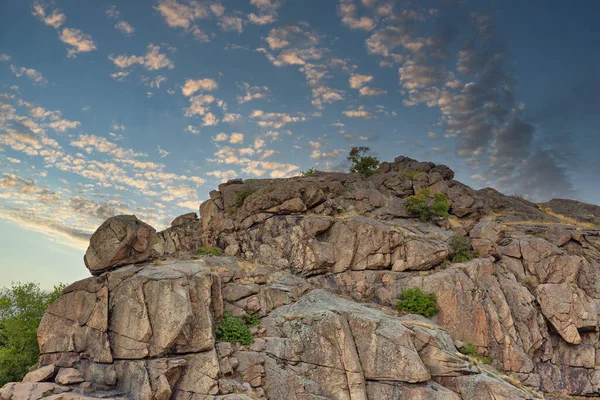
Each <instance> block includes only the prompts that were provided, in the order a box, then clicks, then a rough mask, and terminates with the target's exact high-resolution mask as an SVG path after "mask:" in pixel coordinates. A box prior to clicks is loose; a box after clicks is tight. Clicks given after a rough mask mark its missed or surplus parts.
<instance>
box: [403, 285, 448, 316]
mask: <svg viewBox="0 0 600 400" xmlns="http://www.w3.org/2000/svg"><path fill="white" fill-rule="evenodd" d="M398 300H399V301H398V303H396V308H397V309H398V310H399V311H406V312H409V313H411V314H419V315H423V316H424V317H427V318H431V317H433V316H434V315H435V314H437V312H438V308H437V304H436V300H437V297H436V295H435V293H425V292H423V291H422V290H421V289H419V288H410V289H406V290H405V291H404V292H402V293H400V294H399V295H398Z"/></svg>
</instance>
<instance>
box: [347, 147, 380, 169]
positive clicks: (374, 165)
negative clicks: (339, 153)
mask: <svg viewBox="0 0 600 400" xmlns="http://www.w3.org/2000/svg"><path fill="white" fill-rule="evenodd" d="M370 150H371V149H370V148H368V147H364V146H361V147H352V149H350V153H349V154H348V161H350V162H351V163H352V167H350V172H358V173H359V174H362V175H364V176H370V175H373V174H374V173H375V171H376V170H377V169H378V168H379V160H378V159H377V157H373V156H367V155H366V154H367V153H368V152H369V151H370Z"/></svg>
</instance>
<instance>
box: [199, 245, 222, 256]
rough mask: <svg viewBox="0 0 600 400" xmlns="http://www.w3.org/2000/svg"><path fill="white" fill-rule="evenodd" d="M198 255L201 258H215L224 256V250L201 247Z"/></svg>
mask: <svg viewBox="0 0 600 400" xmlns="http://www.w3.org/2000/svg"><path fill="white" fill-rule="evenodd" d="M198 254H199V255H201V256H215V257H219V256H222V255H223V250H221V249H220V248H218V247H204V246H203V247H200V248H199V249H198Z"/></svg>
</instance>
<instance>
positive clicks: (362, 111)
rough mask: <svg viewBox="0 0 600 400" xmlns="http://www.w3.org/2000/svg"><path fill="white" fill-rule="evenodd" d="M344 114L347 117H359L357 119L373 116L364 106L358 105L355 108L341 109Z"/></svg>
mask: <svg viewBox="0 0 600 400" xmlns="http://www.w3.org/2000/svg"><path fill="white" fill-rule="evenodd" d="M342 114H344V115H345V116H346V117H348V118H359V119H372V118H375V115H374V114H373V113H372V112H370V111H368V110H367V109H366V108H365V106H360V107H358V109H356V110H346V111H343V112H342Z"/></svg>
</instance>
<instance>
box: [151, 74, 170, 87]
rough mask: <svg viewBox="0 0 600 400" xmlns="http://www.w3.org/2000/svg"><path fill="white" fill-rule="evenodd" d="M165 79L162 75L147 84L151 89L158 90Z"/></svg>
mask: <svg viewBox="0 0 600 400" xmlns="http://www.w3.org/2000/svg"><path fill="white" fill-rule="evenodd" d="M166 81H167V78H166V77H165V76H162V75H158V76H157V77H156V78H154V79H152V80H151V81H150V83H149V85H150V87H151V88H160V84H161V83H163V82H166Z"/></svg>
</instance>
